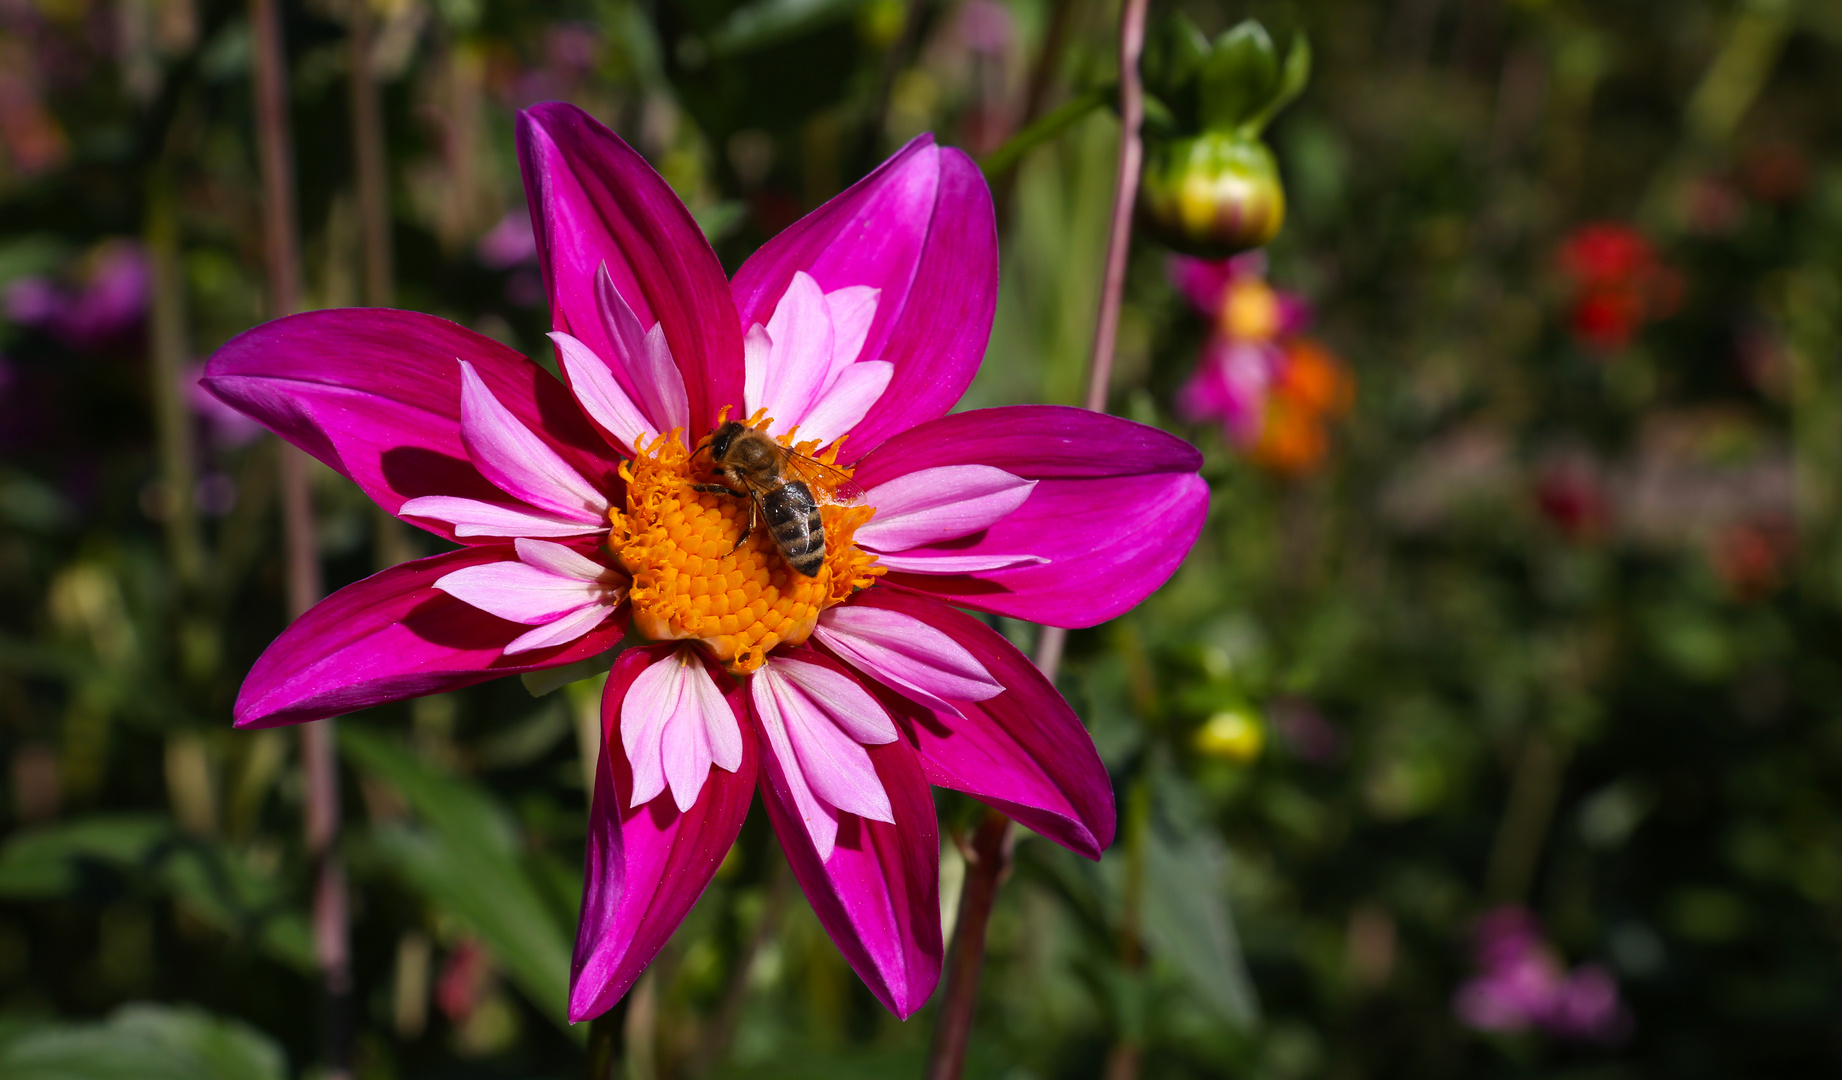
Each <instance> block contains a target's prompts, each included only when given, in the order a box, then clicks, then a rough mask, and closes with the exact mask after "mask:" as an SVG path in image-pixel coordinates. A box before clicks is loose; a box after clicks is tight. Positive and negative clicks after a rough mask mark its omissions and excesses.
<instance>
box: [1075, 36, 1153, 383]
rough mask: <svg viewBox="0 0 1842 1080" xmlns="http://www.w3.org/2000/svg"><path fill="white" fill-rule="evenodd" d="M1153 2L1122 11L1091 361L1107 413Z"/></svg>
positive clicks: (1090, 377) (1139, 153)
mask: <svg viewBox="0 0 1842 1080" xmlns="http://www.w3.org/2000/svg"><path fill="white" fill-rule="evenodd" d="M1149 2H1150V0H1126V2H1125V6H1124V7H1123V8H1122V9H1121V11H1120V13H1119V170H1118V172H1117V173H1116V175H1115V179H1114V182H1113V227H1112V231H1111V233H1110V234H1109V235H1108V236H1107V242H1106V276H1105V277H1104V278H1102V279H1101V282H1100V315H1099V317H1098V319H1097V320H1096V321H1095V323H1094V351H1093V355H1092V356H1090V357H1089V358H1088V362H1087V401H1086V405H1087V407H1088V408H1089V409H1092V410H1093V411H1095V412H1104V411H1106V395H1107V387H1108V386H1109V385H1111V383H1112V377H1113V348H1114V345H1115V344H1117V342H1118V340H1119V302H1120V298H1121V297H1122V296H1124V295H1125V291H1126V256H1127V255H1128V254H1129V253H1130V251H1131V248H1132V207H1133V204H1134V203H1136V202H1137V201H1138V174H1139V166H1140V165H1141V164H1142V162H1143V159H1144V156H1145V145H1144V142H1143V141H1142V140H1141V139H1140V137H1139V128H1140V127H1141V126H1143V124H1144V122H1145V85H1144V83H1143V82H1142V81H1141V80H1140V78H1139V70H1138V59H1139V55H1140V54H1141V53H1143V52H1144V51H1145V9H1146V7H1147V5H1148V4H1149Z"/></svg>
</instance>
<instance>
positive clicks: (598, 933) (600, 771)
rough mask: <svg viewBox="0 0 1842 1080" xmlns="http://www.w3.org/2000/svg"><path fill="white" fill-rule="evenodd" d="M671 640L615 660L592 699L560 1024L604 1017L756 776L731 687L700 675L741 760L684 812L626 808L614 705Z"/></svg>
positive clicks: (699, 882)
mask: <svg viewBox="0 0 1842 1080" xmlns="http://www.w3.org/2000/svg"><path fill="white" fill-rule="evenodd" d="M677 648H678V646H677V645H676V644H675V643H669V644H664V645H647V646H642V647H640V648H634V649H629V650H627V651H626V652H625V653H622V654H621V658H620V660H619V661H617V662H616V663H615V665H614V670H613V671H611V672H609V673H608V686H607V690H606V692H605V693H604V694H603V696H602V699H601V735H602V738H601V763H600V766H599V767H598V768H597V769H596V771H595V799H594V806H593V808H592V809H591V811H590V817H589V836H588V867H587V871H588V873H587V879H586V880H585V881H584V883H583V889H582V922H581V924H580V925H579V926H578V928H577V930H576V955H575V962H574V964H573V965H571V970H570V980H569V1019H570V1021H571V1022H576V1021H581V1020H587V1019H589V1018H590V1017H593V1016H599V1015H601V1014H602V1013H604V1012H606V1011H608V1009H609V1008H611V1007H612V1006H613V1005H614V1003H615V1002H617V1001H619V1000H620V998H621V995H622V994H625V993H626V992H627V988H628V987H630V986H632V985H633V981H634V980H635V979H637V978H639V977H640V972H642V971H644V970H645V969H646V965H647V964H649V963H651V962H652V958H653V957H654V956H657V955H658V952H659V950H660V949H661V948H663V947H664V945H665V942H666V941H667V940H669V939H670V938H671V936H672V931H674V930H676V929H678V924H679V923H680V922H682V921H683V920H684V916H685V914H686V913H687V912H689V911H690V910H691V905H693V904H695V903H696V902H697V898H698V897H699V896H702V895H703V891H704V889H705V888H706V887H707V886H708V885H709V884H710V878H711V877H712V876H713V875H715V873H716V868H717V867H718V866H720V865H722V862H723V856H725V855H727V854H728V853H729V846H730V845H731V844H733V843H735V838H736V834H737V833H740V832H741V831H742V820H743V819H744V818H746V817H747V816H748V804H749V802H750V800H751V799H752V798H753V788H754V784H755V773H756V767H755V762H756V750H755V737H754V731H753V729H752V728H751V727H750V726H749V721H748V720H747V718H746V713H747V708H746V706H745V705H744V703H743V702H744V697H743V693H742V690H741V688H740V687H738V686H736V684H735V681H734V680H732V679H730V678H729V676H728V675H726V674H724V673H723V672H722V670H721V669H719V668H714V667H711V668H709V672H710V676H711V678H713V679H714V680H716V684H717V686H718V687H720V688H723V690H724V695H723V696H724V698H725V699H726V700H727V701H728V703H729V707H730V708H731V709H733V710H734V711H735V715H736V722H737V723H738V724H741V725H742V728H743V732H742V760H741V763H740V768H738V769H736V770H735V771H734V772H729V771H726V770H724V769H711V770H710V775H709V779H707V780H706V781H705V782H704V785H703V790H702V791H701V792H699V793H698V796H697V801H696V802H695V803H693V804H692V805H691V808H690V809H689V810H679V809H678V806H677V804H676V803H674V802H673V801H672V800H671V799H670V798H669V797H664V796H663V795H661V797H659V798H655V799H653V800H652V801H650V802H647V803H643V804H641V805H639V806H635V807H630V808H627V809H622V808H623V807H626V806H627V804H628V802H629V801H631V800H630V799H629V796H630V794H631V793H632V790H633V774H632V771H631V770H630V769H629V768H628V766H627V757H626V755H625V754H624V753H622V752H621V750H620V746H621V739H620V730H619V725H620V707H621V702H622V701H623V700H624V699H625V697H626V695H627V690H628V688H629V687H631V686H632V685H633V680H634V679H636V678H638V677H639V674H640V672H642V671H644V670H646V669H647V668H648V667H650V666H651V665H652V664H653V663H654V662H656V661H660V660H663V659H665V658H666V657H668V656H669V655H670V654H671V653H673V652H674V651H676V650H677Z"/></svg>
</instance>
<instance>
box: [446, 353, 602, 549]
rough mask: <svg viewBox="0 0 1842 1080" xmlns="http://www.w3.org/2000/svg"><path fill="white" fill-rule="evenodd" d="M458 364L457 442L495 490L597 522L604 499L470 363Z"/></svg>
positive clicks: (574, 517) (532, 503)
mask: <svg viewBox="0 0 1842 1080" xmlns="http://www.w3.org/2000/svg"><path fill="white" fill-rule="evenodd" d="M460 366H461V442H462V444H463V445H465V446H466V448H467V455H468V456H469V457H471V458H472V459H473V463H474V465H475V466H477V467H478V468H479V470H480V472H482V473H484V474H485V475H486V478H487V479H488V480H491V481H492V482H493V483H494V484H495V485H497V486H498V487H499V488H500V490H502V491H504V492H506V493H507V494H508V495H511V496H513V497H515V498H518V499H522V500H523V501H525V502H528V503H530V504H531V505H532V506H535V507H537V508H539V509H542V510H549V511H551V512H552V513H555V514H558V515H561V516H563V517H566V518H569V519H571V520H574V521H582V522H584V523H588V522H595V523H596V524H599V523H600V522H601V521H602V520H603V519H604V517H605V516H606V514H607V511H608V501H607V498H606V497H605V496H603V495H602V494H601V493H600V492H599V491H596V490H595V486H594V485H593V484H590V483H589V482H588V481H587V480H585V479H583V477H582V474H581V473H579V472H577V471H576V470H575V469H574V468H573V467H571V466H570V464H569V463H568V462H566V461H564V460H563V459H562V458H561V457H559V456H558V455H557V452H556V451H555V450H552V449H551V448H550V444H549V443H546V442H544V441H543V440H542V439H540V438H538V437H537V436H536V435H535V434H533V433H532V431H531V429H530V428H527V427H525V426H524V423H523V422H522V421H520V420H519V419H518V418H517V417H516V416H513V415H512V413H511V410H509V409H507V408H506V407H505V406H503V405H501V404H499V399H498V398H495V397H493V394H492V391H491V390H488V389H487V388H486V384H485V383H484V382H482V381H481V379H480V376H479V375H478V374H477V373H476V372H475V371H474V370H473V365H472V364H469V363H468V362H467V361H465V360H462V361H460Z"/></svg>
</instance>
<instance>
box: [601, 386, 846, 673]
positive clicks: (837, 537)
mask: <svg viewBox="0 0 1842 1080" xmlns="http://www.w3.org/2000/svg"><path fill="white" fill-rule="evenodd" d="M767 423H768V422H767V421H766V420H765V419H763V418H762V417H761V416H760V415H759V414H757V416H756V417H754V418H752V419H751V425H752V426H755V427H760V428H765V427H766V426H767ZM780 442H781V444H782V445H783V446H787V445H789V440H788V436H781V438H780ZM792 448H793V449H796V450H798V451H799V452H801V453H808V454H809V453H810V452H811V451H812V450H813V449H815V448H816V447H815V446H814V445H813V444H810V443H803V444H800V445H799V446H797V447H792ZM635 449H636V451H638V452H637V454H636V455H635V457H634V459H633V460H632V461H631V462H628V463H626V464H623V465H622V466H621V469H620V474H621V477H622V479H624V480H626V482H627V504H626V507H625V508H624V509H623V508H619V507H616V508H615V509H613V510H610V511H609V512H608V519H609V520H610V521H611V522H612V523H613V529H612V531H611V532H610V533H609V534H608V547H609V548H610V549H611V550H612V552H613V554H614V555H615V556H617V557H618V558H619V559H620V561H621V565H622V566H624V567H625V568H626V570H627V572H628V573H629V574H631V575H633V587H632V589H631V590H630V591H629V592H628V594H627V595H628V598H629V600H630V601H631V602H632V604H633V627H634V629H635V630H636V631H638V632H639V633H640V634H641V635H642V636H644V637H647V638H650V639H652V640H654V641H674V640H693V641H700V642H702V643H703V644H704V645H705V646H706V647H707V648H709V650H710V651H711V653H712V654H713V655H715V657H716V658H717V659H718V660H720V661H721V662H722V663H723V664H724V665H725V666H726V667H728V669H729V670H730V671H731V672H733V673H736V674H744V673H747V672H751V671H754V670H755V669H757V668H759V667H760V666H761V665H762V663H763V662H764V661H765V660H766V659H767V654H768V653H769V652H770V651H771V650H772V649H773V648H774V647H775V646H777V645H799V644H802V643H803V642H805V640H806V638H807V637H808V636H810V635H811V633H812V628H813V625H814V624H815V623H816V622H817V621H818V618H819V612H821V611H824V610H825V609H826V608H828V607H831V606H832V605H834V604H837V603H840V602H842V601H843V600H845V599H846V598H848V597H849V596H850V595H851V594H852V593H853V592H855V591H857V590H858V589H861V588H864V587H866V586H868V585H870V584H871V583H873V582H874V581H875V580H876V578H877V577H878V576H879V575H881V574H882V572H883V569H882V567H880V566H876V565H874V564H875V561H876V557H875V556H874V555H871V554H869V553H868V552H865V551H861V550H859V549H858V548H857V546H856V544H855V543H853V541H852V537H853V536H854V534H855V533H856V531H857V529H858V527H859V526H861V525H862V524H863V523H864V522H866V521H868V520H870V517H871V516H872V515H873V514H874V513H875V511H874V510H872V509H871V508H870V507H867V506H837V505H822V506H821V507H820V510H819V513H820V515H821V520H823V521H824V523H825V564H824V566H822V567H821V568H820V570H819V572H818V574H817V575H816V576H814V577H807V576H805V575H804V574H801V573H799V572H797V571H795V570H794V569H793V568H792V567H790V566H788V565H787V561H786V559H784V558H782V557H781V554H780V552H779V550H777V549H776V548H775V546H774V540H773V537H772V535H771V533H770V531H769V529H768V525H767V522H765V521H763V520H761V519H760V516H759V514H757V515H756V520H755V527H754V530H753V531H752V532H750V533H749V535H748V539H747V540H745V541H743V542H742V544H741V545H740V546H737V544H736V540H737V538H739V537H740V536H741V535H742V531H743V529H745V528H747V527H748V524H749V511H750V506H751V503H750V500H749V499H747V498H745V497H741V496H737V495H729V494H719V493H717V492H711V491H698V490H696V488H695V487H694V486H693V485H696V484H711V483H713V482H714V481H715V479H716V478H715V477H714V476H713V475H712V473H711V471H710V468H711V463H710V456H709V455H708V454H693V453H692V452H691V451H690V450H688V449H687V448H686V446H685V441H684V438H683V436H682V433H681V432H679V431H673V432H672V433H671V434H669V435H661V436H658V437H657V438H655V439H653V440H652V441H651V442H650V443H647V444H645V445H643V446H636V447H635ZM836 452H837V451H836V449H835V448H834V449H833V451H832V455H831V456H834V457H835V455H836ZM819 460H821V461H824V462H825V463H826V464H828V465H830V464H832V462H831V461H829V460H827V459H826V458H820V459H819ZM835 467H836V466H835V465H834V468H835ZM839 471H840V472H842V473H844V475H847V476H848V475H849V473H848V471H846V470H839ZM830 494H831V493H830V492H820V491H814V495H817V496H819V498H820V501H821V502H822V503H823V502H824V500H825V498H826V497H827V496H828V495H830Z"/></svg>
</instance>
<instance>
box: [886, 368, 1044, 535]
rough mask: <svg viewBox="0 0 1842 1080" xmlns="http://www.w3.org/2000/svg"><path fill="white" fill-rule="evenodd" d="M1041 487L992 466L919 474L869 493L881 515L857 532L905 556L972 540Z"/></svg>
mask: <svg viewBox="0 0 1842 1080" xmlns="http://www.w3.org/2000/svg"><path fill="white" fill-rule="evenodd" d="M859 366H862V365H859ZM1035 487H1036V481H1034V480H1025V479H1023V478H1022V477H1020V476H1013V475H1011V474H1010V473H1007V472H1005V471H1004V470H1003V469H997V468H993V467H992V466H990V465H941V466H937V467H935V468H932V469H917V470H916V471H914V472H911V473H907V474H905V475H902V476H898V477H896V478H895V479H894V480H890V481H888V482H887V483H882V484H878V485H876V486H875V487H874V488H871V489H870V490H869V491H867V492H865V493H864V501H865V502H866V503H868V504H869V505H871V506H874V507H876V516H875V517H874V518H871V519H870V521H869V522H868V523H867V524H865V525H863V526H862V527H861V528H859V529H858V530H857V542H858V543H859V544H861V545H862V546H863V547H865V548H868V549H870V550H872V551H901V550H903V549H905V548H911V547H917V546H919V545H922V544H938V543H940V542H941V541H943V540H953V539H957V538H959V537H961V536H970V535H971V534H973V533H975V532H978V531H979V530H981V529H988V528H990V527H991V526H993V525H995V524H997V523H998V522H999V521H1002V520H1003V519H1004V518H1005V517H1006V516H1007V515H1009V514H1010V513H1011V512H1012V511H1014V510H1016V509H1017V508H1018V507H1020V506H1022V505H1023V504H1024V501H1025V500H1027V499H1028V498H1029V497H1030V492H1031V491H1032V490H1034V489H1035Z"/></svg>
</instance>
